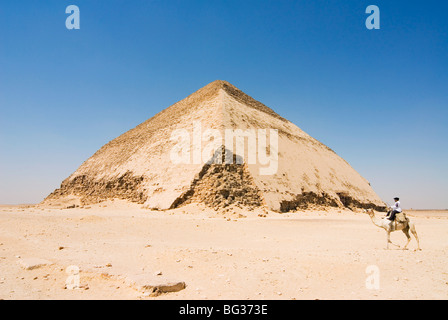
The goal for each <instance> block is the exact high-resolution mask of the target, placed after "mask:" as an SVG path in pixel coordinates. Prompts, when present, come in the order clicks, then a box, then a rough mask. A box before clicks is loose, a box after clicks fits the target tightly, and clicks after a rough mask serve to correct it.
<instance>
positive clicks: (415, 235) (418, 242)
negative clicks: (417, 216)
mask: <svg viewBox="0 0 448 320" xmlns="http://www.w3.org/2000/svg"><path fill="white" fill-rule="evenodd" d="M410 229H411V233H412V234H413V235H414V237H415V240H417V250H422V249H421V248H420V241H419V239H418V235H417V230H415V225H414V224H413V223H412V224H411V226H410Z"/></svg>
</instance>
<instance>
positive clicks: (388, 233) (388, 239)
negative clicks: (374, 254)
mask: <svg viewBox="0 0 448 320" xmlns="http://www.w3.org/2000/svg"><path fill="white" fill-rule="evenodd" d="M389 243H390V244H391V245H394V246H396V247H398V248H400V246H399V245H398V244H395V243H393V242H392V241H390V231H387V247H386V249H389Z"/></svg>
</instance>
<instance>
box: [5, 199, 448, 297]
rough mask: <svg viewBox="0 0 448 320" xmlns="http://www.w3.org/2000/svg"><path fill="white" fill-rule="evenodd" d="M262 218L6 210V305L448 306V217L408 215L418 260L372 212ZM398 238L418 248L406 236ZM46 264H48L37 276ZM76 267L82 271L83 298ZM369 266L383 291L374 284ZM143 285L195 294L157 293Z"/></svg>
mask: <svg viewBox="0 0 448 320" xmlns="http://www.w3.org/2000/svg"><path fill="white" fill-rule="evenodd" d="M257 210H258V209H255V210H253V211H244V210H243V209H241V210H240V211H236V212H233V213H230V212H227V213H226V214H224V213H218V212H215V211H214V210H212V209H209V208H205V207H202V206H201V205H197V204H191V205H188V206H185V207H182V208H178V209H173V210H167V211H151V210H148V209H143V208H142V206H141V205H138V204H132V203H127V202H124V201H118V200H115V201H105V202H101V203H99V204H95V205H91V206H86V207H83V208H81V207H77V208H72V209H49V208H42V207H39V206H0V299H150V300H161V299H447V298H448V269H447V266H448V212H447V211H407V213H408V216H409V217H410V218H411V219H412V220H413V221H414V222H415V223H416V227H417V232H418V235H419V238H420V244H421V247H422V251H414V249H416V247H417V244H416V242H415V239H412V241H411V243H410V246H409V250H400V249H391V250H385V247H386V234H385V231H384V230H382V229H379V228H377V227H376V226H374V225H373V224H372V222H371V221H370V219H369V217H368V216H367V215H366V214H365V213H363V212H362V211H361V210H359V211H357V212H353V211H350V210H341V209H338V208H334V209H326V210H307V211H296V212H288V213H284V214H280V213H275V212H272V211H257ZM266 213H267V214H266ZM378 214H382V213H378ZM260 215H261V216H260ZM264 215H266V217H264ZM391 238H392V241H393V242H395V243H397V244H401V245H404V244H405V243H406V238H405V236H404V234H403V233H402V232H401V231H398V232H394V233H392V237H391ZM39 259H42V260H43V261H45V263H46V264H44V265H40V266H39V264H36V265H34V267H35V268H31V270H27V269H25V268H26V263H31V264H32V263H33V262H35V261H41V260H39ZM69 266H77V267H79V269H80V272H79V279H80V287H79V288H76V289H73V290H71V289H70V288H66V280H67V277H68V274H67V273H66V270H67V268H68V267H69ZM369 266H376V267H377V269H378V271H379V274H378V281H379V282H378V283H379V288H378V289H374V288H373V289H372V288H368V286H366V280H367V279H368V277H369V275H370V274H369V273H368V272H366V271H367V270H370V269H368V267H369ZM135 278H138V279H145V280H144V281H146V279H147V281H148V282H151V281H152V282H154V281H155V282H157V281H159V282H169V283H173V282H184V283H185V285H186V287H185V289H183V290H180V291H177V292H164V293H161V294H159V295H152V294H148V293H147V292H146V293H145V292H143V291H139V290H136V286H135V285H134V284H133V283H132V282H130V281H129V279H135Z"/></svg>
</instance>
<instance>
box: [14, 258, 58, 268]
mask: <svg viewBox="0 0 448 320" xmlns="http://www.w3.org/2000/svg"><path fill="white" fill-rule="evenodd" d="M19 264H20V266H21V267H22V268H23V269H25V270H33V269H38V268H40V267H43V266H46V265H51V264H52V262H51V261H48V260H45V259H39V258H22V259H20V261H19Z"/></svg>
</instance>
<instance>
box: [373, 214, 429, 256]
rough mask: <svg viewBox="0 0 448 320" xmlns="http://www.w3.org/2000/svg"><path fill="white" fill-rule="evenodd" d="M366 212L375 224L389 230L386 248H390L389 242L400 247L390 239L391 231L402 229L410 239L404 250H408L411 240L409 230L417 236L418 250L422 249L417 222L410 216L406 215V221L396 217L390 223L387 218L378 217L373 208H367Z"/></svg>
mask: <svg viewBox="0 0 448 320" xmlns="http://www.w3.org/2000/svg"><path fill="white" fill-rule="evenodd" d="M366 212H367V214H368V215H369V216H370V219H372V222H373V224H374V225H376V226H377V227H380V228H383V229H384V230H386V232H387V247H386V249H389V243H390V244H392V245H394V246H396V247H398V248H399V247H400V246H399V245H396V244H394V243H392V241H390V233H391V232H394V231H399V230H401V231H403V233H404V234H405V235H406V238H407V239H408V242H407V243H406V245H405V246H404V248H403V250H407V248H408V245H409V242H410V241H411V236H410V235H409V231H411V233H412V235H413V236H414V237H415V240H417V249H416V251H417V250H422V249H420V241H419V239H418V236H417V231H416V230H415V224H414V223H413V222H412V221H410V220H409V218H407V217H406V221H403V222H402V221H397V219H395V221H394V222H392V223H388V220H386V219H385V218H379V217H377V216H376V215H375V212H374V211H373V210H372V209H367V210H366Z"/></svg>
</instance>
